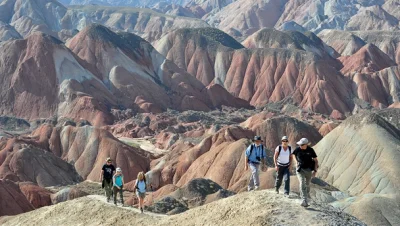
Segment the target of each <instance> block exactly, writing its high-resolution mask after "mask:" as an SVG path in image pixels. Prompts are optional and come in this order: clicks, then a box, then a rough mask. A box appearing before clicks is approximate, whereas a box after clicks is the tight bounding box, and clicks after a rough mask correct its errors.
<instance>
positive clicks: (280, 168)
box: [274, 136, 293, 196]
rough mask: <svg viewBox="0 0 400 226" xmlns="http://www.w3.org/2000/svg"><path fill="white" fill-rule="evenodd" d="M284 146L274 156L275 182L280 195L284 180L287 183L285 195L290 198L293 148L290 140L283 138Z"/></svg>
mask: <svg viewBox="0 0 400 226" xmlns="http://www.w3.org/2000/svg"><path fill="white" fill-rule="evenodd" d="M281 141H282V144H281V145H279V146H278V147H276V149H275V154H274V163H275V170H276V173H277V176H276V180H275V192H276V193H277V194H279V188H280V187H281V185H282V180H284V182H285V188H284V192H285V193H284V194H285V196H289V192H290V168H291V164H292V159H293V156H292V147H291V146H289V139H288V138H287V136H283V137H282V139H281Z"/></svg>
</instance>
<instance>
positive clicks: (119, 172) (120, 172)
mask: <svg viewBox="0 0 400 226" xmlns="http://www.w3.org/2000/svg"><path fill="white" fill-rule="evenodd" d="M115 172H116V174H117V175H121V174H122V170H121V168H119V167H118V168H117V169H116V170H115Z"/></svg>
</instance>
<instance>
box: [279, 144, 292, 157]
mask: <svg viewBox="0 0 400 226" xmlns="http://www.w3.org/2000/svg"><path fill="white" fill-rule="evenodd" d="M288 147H289V151H290V153H292V147H291V146H288ZM281 151H282V145H279V151H278V156H279V155H280V154H281Z"/></svg>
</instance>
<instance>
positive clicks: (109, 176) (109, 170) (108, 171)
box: [101, 164, 115, 179]
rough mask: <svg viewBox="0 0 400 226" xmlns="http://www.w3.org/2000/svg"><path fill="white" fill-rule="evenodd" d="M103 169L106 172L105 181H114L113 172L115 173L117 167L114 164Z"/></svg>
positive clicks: (104, 174) (105, 165) (104, 166)
mask: <svg viewBox="0 0 400 226" xmlns="http://www.w3.org/2000/svg"><path fill="white" fill-rule="evenodd" d="M101 169H102V170H103V171H104V173H103V178H104V179H112V177H113V172H114V171H115V167H114V166H113V165H112V164H110V165H107V164H104V165H103V168H101Z"/></svg>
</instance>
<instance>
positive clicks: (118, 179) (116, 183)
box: [114, 175, 124, 187]
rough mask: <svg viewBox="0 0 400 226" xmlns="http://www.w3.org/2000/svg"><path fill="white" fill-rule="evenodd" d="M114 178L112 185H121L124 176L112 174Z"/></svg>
mask: <svg viewBox="0 0 400 226" xmlns="http://www.w3.org/2000/svg"><path fill="white" fill-rule="evenodd" d="M114 178H115V184H114V186H118V187H121V186H122V184H123V181H124V176H122V175H114Z"/></svg>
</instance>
